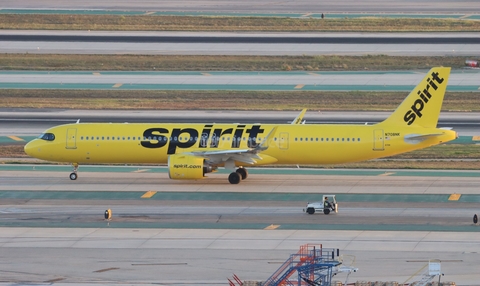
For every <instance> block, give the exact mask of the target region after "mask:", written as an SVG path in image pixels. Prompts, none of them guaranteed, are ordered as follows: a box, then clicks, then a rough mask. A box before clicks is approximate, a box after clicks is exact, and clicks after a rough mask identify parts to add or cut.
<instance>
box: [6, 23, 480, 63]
mask: <svg viewBox="0 0 480 286" xmlns="http://www.w3.org/2000/svg"><path fill="white" fill-rule="evenodd" d="M20 39H22V40H21V41H19V40H20ZM62 39H63V40H62ZM81 39H83V40H84V41H80V40H81ZM207 39H208V40H207ZM72 40H74V41H72ZM107 40H108V41H107ZM0 43H1V45H0V52H2V53H32V54H134V55H135V54H144V55H332V54H335V55H366V54H369V55H370V54H372V55H373V54H382V55H390V56H468V57H472V56H474V55H476V52H477V51H478V49H479V46H480V43H479V39H478V35H477V34H476V33H461V34H459V33H401V34H400V33H382V34H378V33H297V34H296V35H295V36H292V35H291V34H285V33H229V32H226V33H222V32H217V33H215V32H181V31H179V32H144V31H136V32H119V31H17V30H6V31H1V32H0ZM352 43H355V44H354V45H352Z"/></svg>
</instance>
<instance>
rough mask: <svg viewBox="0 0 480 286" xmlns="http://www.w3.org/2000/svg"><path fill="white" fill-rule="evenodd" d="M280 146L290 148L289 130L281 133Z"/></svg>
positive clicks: (284, 148)
mask: <svg viewBox="0 0 480 286" xmlns="http://www.w3.org/2000/svg"><path fill="white" fill-rule="evenodd" d="M278 146H279V148H280V149H281V150H288V133H287V132H281V133H280V138H279V144H278Z"/></svg>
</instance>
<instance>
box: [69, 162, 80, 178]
mask: <svg viewBox="0 0 480 286" xmlns="http://www.w3.org/2000/svg"><path fill="white" fill-rule="evenodd" d="M72 166H73V172H72V173H70V180H72V181H75V180H76V179H77V178H78V175H77V170H78V164H77V163H72Z"/></svg>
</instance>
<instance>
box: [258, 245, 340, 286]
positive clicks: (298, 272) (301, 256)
mask: <svg viewBox="0 0 480 286" xmlns="http://www.w3.org/2000/svg"><path fill="white" fill-rule="evenodd" d="M335 251H336V252H337V256H338V254H339V253H338V249H337V250H335V249H332V248H329V249H326V248H323V247H322V245H321V244H316V245H315V244H304V245H302V246H300V250H299V251H298V252H297V253H295V254H291V255H290V257H289V258H288V259H287V260H286V261H285V262H284V263H283V264H282V265H281V266H280V267H279V268H278V269H277V271H275V272H274V273H273V274H272V276H270V278H268V279H267V280H266V281H265V282H264V283H263V284H262V285H264V286H286V285H289V286H294V285H298V286H303V285H308V286H313V285H315V286H327V285H328V286H330V284H331V282H332V276H333V269H334V267H337V266H338V265H340V264H341V263H340V262H339V261H338V260H335Z"/></svg>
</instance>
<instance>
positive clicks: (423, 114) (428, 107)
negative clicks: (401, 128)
mask: <svg viewBox="0 0 480 286" xmlns="http://www.w3.org/2000/svg"><path fill="white" fill-rule="evenodd" d="M449 76H450V68H444V67H435V68H432V69H431V70H430V71H429V72H428V73H427V75H426V76H425V77H424V78H423V80H422V81H421V82H420V83H419V84H418V85H417V86H416V87H415V88H414V89H413V91H412V92H410V94H409V95H408V96H407V98H405V100H404V101H403V102H402V103H401V104H400V105H399V106H398V108H397V109H396V110H395V111H394V112H393V113H392V115H390V117H388V118H387V119H386V120H385V121H383V122H382V123H380V124H390V125H405V126H421V127H425V128H435V127H437V122H438V116H439V115H440V110H441V109H442V103H443V97H444V95H445V90H446V89H447V83H448V77H449Z"/></svg>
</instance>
